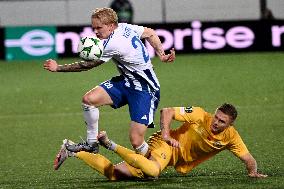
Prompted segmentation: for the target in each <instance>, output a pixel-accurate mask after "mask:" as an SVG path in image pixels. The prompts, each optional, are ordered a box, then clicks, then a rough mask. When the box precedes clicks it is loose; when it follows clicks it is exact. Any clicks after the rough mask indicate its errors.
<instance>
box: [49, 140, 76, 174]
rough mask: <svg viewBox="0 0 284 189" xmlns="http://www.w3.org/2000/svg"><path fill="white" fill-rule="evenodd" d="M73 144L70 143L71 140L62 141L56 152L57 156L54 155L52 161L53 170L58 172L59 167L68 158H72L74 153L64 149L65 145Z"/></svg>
mask: <svg viewBox="0 0 284 189" xmlns="http://www.w3.org/2000/svg"><path fill="white" fill-rule="evenodd" d="M73 144H74V142H72V141H71V140H68V139H64V140H63V144H62V145H61V148H60V150H59V152H58V154H57V155H56V157H55V160H54V164H53V167H54V169H55V170H58V169H59V167H60V166H61V165H62V164H63V162H64V161H65V160H66V159H67V158H68V157H72V156H74V153H73V152H69V151H68V150H67V149H66V145H73Z"/></svg>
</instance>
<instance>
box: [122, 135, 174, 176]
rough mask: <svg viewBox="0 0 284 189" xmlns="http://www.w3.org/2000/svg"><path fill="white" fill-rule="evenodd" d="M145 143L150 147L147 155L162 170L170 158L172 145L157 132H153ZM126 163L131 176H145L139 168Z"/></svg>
mask: <svg viewBox="0 0 284 189" xmlns="http://www.w3.org/2000/svg"><path fill="white" fill-rule="evenodd" d="M147 143H148V144H149V149H150V154H149V157H150V158H153V159H155V161H157V162H158V164H159V165H160V167H161V169H160V172H161V171H163V170H164V169H165V168H166V167H167V166H168V165H169V162H170V161H171V159H172V153H173V152H172V147H171V146H170V145H168V144H167V143H166V142H165V141H164V140H163V139H162V138H161V135H159V134H157V133H155V134H153V135H152V136H151V137H150V139H149V140H148V142H147ZM126 165H127V168H128V170H129V171H130V173H131V174H132V176H133V177H137V178H147V176H146V175H144V173H143V172H142V170H141V169H137V168H134V167H132V166H131V165H129V164H128V163H126Z"/></svg>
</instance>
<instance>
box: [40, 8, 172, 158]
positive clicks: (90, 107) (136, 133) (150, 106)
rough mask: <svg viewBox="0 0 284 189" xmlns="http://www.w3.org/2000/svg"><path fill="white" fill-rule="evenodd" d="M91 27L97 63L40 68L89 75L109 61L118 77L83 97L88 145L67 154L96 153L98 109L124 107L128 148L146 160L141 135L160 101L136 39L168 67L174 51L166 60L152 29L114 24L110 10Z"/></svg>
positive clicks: (97, 16) (150, 68)
mask: <svg viewBox="0 0 284 189" xmlns="http://www.w3.org/2000/svg"><path fill="white" fill-rule="evenodd" d="M92 27H93V29H94V31H95V34H96V36H97V37H98V38H100V39H101V40H104V51H103V55H102V57H101V58H100V60H98V61H81V62H75V63H72V64H65V65H59V64H57V62H56V61H55V60H52V59H49V60H47V61H46V63H45V64H44V68H45V69H47V70H49V71H52V72H78V71H85V70H89V69H92V68H94V67H97V66H99V65H101V64H103V63H105V62H108V61H109V60H111V59H112V60H113V62H114V64H115V65H116V67H117V69H118V71H119V73H120V75H119V76H116V77H113V78H111V79H109V80H107V81H105V82H103V83H101V84H100V85H98V86H96V87H94V88H93V89H91V90H90V91H88V92H87V93H86V94H85V95H84V96H83V100H82V106H83V113H84V119H85V122H86V124H87V141H86V142H83V143H78V144H73V145H70V146H69V147H68V149H69V150H70V151H73V152H79V151H87V152H93V153H97V152H98V147H99V146H98V140H97V136H98V121H99V109H98V108H99V107H100V106H103V105H110V106H112V107H113V108H115V109H116V108H120V107H122V106H124V105H126V104H128V106H129V113H130V118H131V122H130V134H129V137H130V142H131V144H132V146H133V148H134V149H135V150H136V151H137V152H139V153H140V154H145V153H146V152H147V151H148V144H147V143H146V142H145V140H144V135H145V133H146V130H147V127H152V126H153V125H154V123H153V120H154V113H155V111H156V109H157V106H158V103H159V101H160V84H159V81H158V79H157V76H156V74H155V72H154V70H153V65H152V63H151V60H150V57H149V54H148V51H147V49H146V47H145V46H144V44H143V43H142V41H141V39H145V40H146V41H147V42H149V44H150V45H151V46H152V47H153V48H154V49H155V52H156V53H157V55H158V56H159V58H160V60H161V61H162V62H173V61H174V60H175V51H174V49H171V50H170V53H169V54H165V52H164V49H163V47H162V43H161V41H160V39H159V37H158V36H157V35H156V33H155V31H154V30H153V29H151V28H147V27H143V26H138V25H131V24H127V23H118V22H117V14H116V12H115V11H113V10H112V9H111V8H98V9H95V10H94V11H93V14H92Z"/></svg>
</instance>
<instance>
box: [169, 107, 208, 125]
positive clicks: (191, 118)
mask: <svg viewBox="0 0 284 189" xmlns="http://www.w3.org/2000/svg"><path fill="white" fill-rule="evenodd" d="M174 109H175V117H174V119H175V120H177V121H181V122H189V123H192V122H199V121H204V117H205V115H206V112H205V111H204V110H203V109H202V108H200V107H192V106H189V107H175V108H174Z"/></svg>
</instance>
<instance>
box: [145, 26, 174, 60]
mask: <svg viewBox="0 0 284 189" xmlns="http://www.w3.org/2000/svg"><path fill="white" fill-rule="evenodd" d="M141 38H145V39H146V40H147V41H148V42H149V43H150V45H151V46H152V47H153V48H154V49H155V52H156V53H157V55H158V56H159V58H160V60H161V61H162V62H173V61H174V60H175V58H176V55H175V49H174V48H172V49H171V50H170V53H169V54H165V51H164V49H163V46H162V43H161V40H160V38H159V37H158V35H157V34H156V33H155V31H154V30H153V29H151V28H147V27H144V32H143V34H142V36H141Z"/></svg>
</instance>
